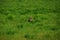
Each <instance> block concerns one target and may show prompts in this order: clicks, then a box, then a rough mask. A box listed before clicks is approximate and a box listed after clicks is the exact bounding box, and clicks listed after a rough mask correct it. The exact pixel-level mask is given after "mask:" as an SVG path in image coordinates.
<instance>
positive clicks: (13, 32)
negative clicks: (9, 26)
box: [6, 31, 17, 35]
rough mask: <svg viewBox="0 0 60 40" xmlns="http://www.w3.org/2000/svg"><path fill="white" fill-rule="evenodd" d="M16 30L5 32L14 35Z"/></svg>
mask: <svg viewBox="0 0 60 40" xmlns="http://www.w3.org/2000/svg"><path fill="white" fill-rule="evenodd" d="M16 33H17V32H15V31H8V32H6V34H7V35H15V34H16Z"/></svg>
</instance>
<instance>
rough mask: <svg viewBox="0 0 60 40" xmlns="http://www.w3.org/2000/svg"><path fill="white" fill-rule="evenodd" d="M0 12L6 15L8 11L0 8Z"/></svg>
mask: <svg viewBox="0 0 60 40" xmlns="http://www.w3.org/2000/svg"><path fill="white" fill-rule="evenodd" d="M0 14H3V15H8V14H9V13H8V12H7V11H6V10H4V9H0Z"/></svg>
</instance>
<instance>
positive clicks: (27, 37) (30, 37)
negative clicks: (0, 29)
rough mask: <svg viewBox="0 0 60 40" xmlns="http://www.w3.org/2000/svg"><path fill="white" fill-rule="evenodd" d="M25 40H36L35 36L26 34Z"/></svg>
mask: <svg viewBox="0 0 60 40" xmlns="http://www.w3.org/2000/svg"><path fill="white" fill-rule="evenodd" d="M24 38H26V39H34V35H28V34H26V35H24Z"/></svg>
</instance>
